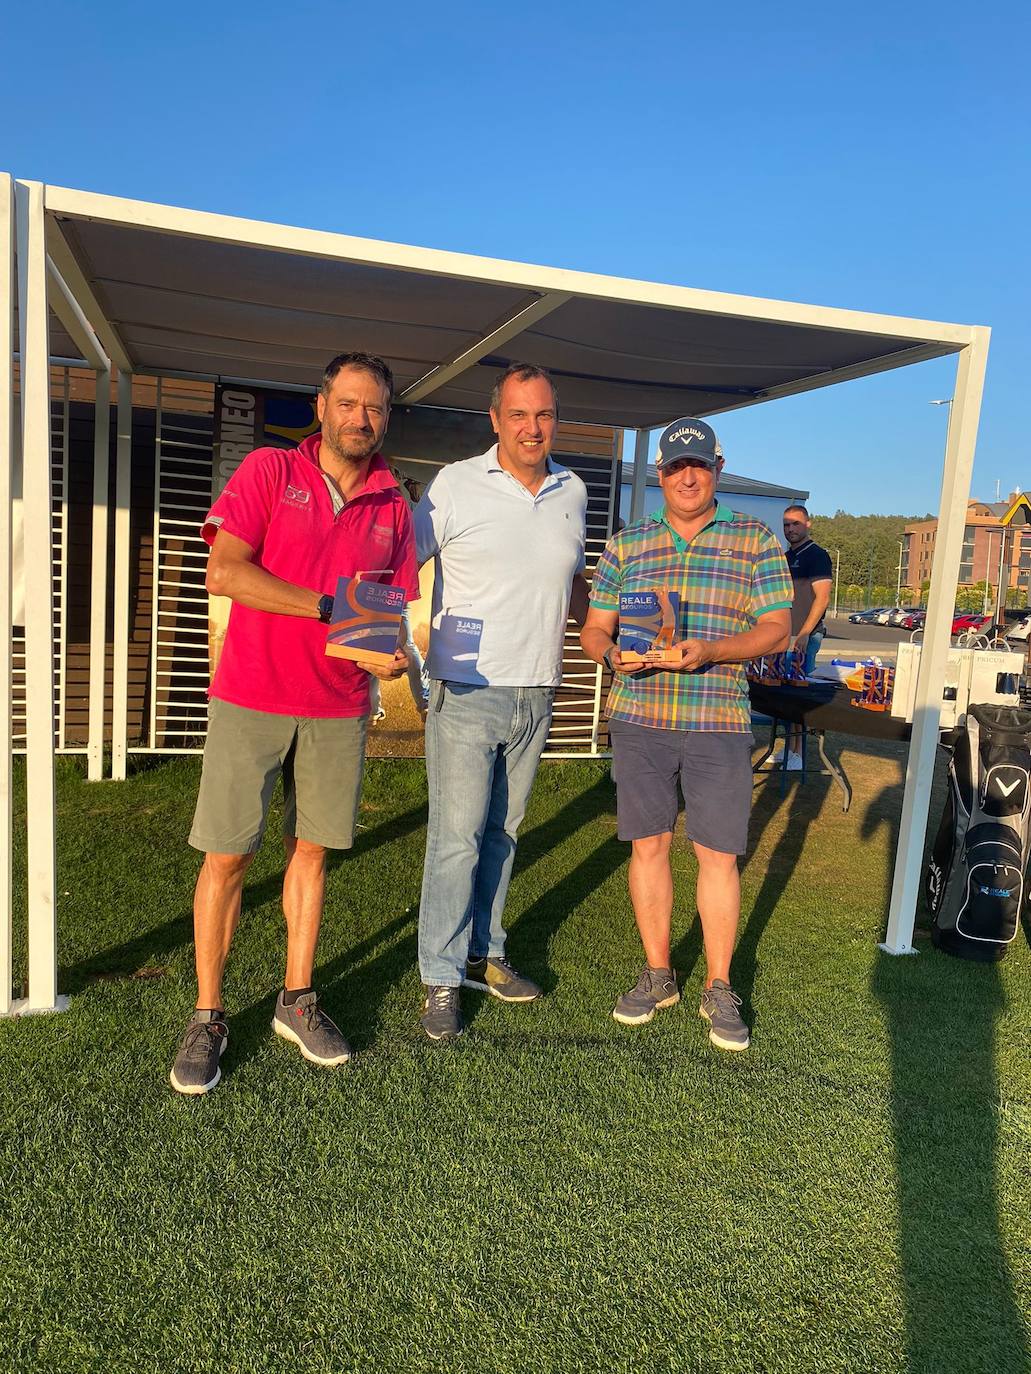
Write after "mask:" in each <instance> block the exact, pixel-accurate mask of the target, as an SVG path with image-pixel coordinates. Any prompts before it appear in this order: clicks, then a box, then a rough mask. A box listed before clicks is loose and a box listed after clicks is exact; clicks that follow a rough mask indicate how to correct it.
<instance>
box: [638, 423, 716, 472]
mask: <svg viewBox="0 0 1031 1374" xmlns="http://www.w3.org/2000/svg"><path fill="white" fill-rule="evenodd" d="M722 457H723V450H722V448H720V441H719V440H718V439H717V438H716V435H715V433H714V431H713V430H711V429H710V428H709V426H708V425H707V424H706V423H705V421H704V420H695V419H692V417H691V416H690V415H687V416H685V417H684V419H682V420H674V421H673V423H672V424H671V425H667V426H666V428H665V429H664V430H663V431H662V437H661V438H660V439H659V448H658V452H657V453H656V454H655V466H656V468H657V469H658V470H659V471H660V472H661V471H662V469H663V468H664V467H667V466H668V465H669V464H670V463H672V462H676V461H679V460H682V459H684V458H692V459H694V460H695V461H697V462H699V463H704V464H705V465H706V467H710V468H714V467H716V465H717V464H718V463H719V461H720V459H721V458H722Z"/></svg>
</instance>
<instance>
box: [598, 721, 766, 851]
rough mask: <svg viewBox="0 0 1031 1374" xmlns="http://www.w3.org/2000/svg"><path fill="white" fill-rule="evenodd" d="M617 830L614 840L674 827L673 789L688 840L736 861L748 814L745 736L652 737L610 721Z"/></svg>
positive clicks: (693, 733)
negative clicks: (679, 793)
mask: <svg viewBox="0 0 1031 1374" xmlns="http://www.w3.org/2000/svg"><path fill="white" fill-rule="evenodd" d="M609 736H610V738H611V740H612V776H613V779H614V780H615V783H616V823H617V829H618V834H619V838H620V839H621V840H643V839H646V838H647V837H648V836H649V835H663V834H665V833H666V832H667V831H672V830H673V828H674V826H675V825H676V823H677V810H678V807H679V798H678V796H677V783H678V782H679V784H680V790H681V791H682V792H683V794H684V808H685V813H684V831H685V834H686V835H687V838H688V839H689V840H694V841H695V842H696V843H697V844H700V845H703V846H704V847H705V848H706V849H715V850H718V851H719V852H720V853H722V854H743V853H744V852H745V849H746V848H747V845H748V817H749V813H750V812H751V809H752V743H753V740H752V736H751V735H750V734H731V733H729V732H726V731H723V732H710V731H704V730H659V729H656V728H654V727H652V726H649V725H632V724H631V723H630V722H629V721H625V720H610V721H609Z"/></svg>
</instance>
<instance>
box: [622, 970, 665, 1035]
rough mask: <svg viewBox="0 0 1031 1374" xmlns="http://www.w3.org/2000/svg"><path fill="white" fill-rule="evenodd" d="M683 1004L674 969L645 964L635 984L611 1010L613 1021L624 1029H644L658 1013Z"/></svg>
mask: <svg viewBox="0 0 1031 1374" xmlns="http://www.w3.org/2000/svg"><path fill="white" fill-rule="evenodd" d="M679 1001H680V989H679V988H678V987H677V975H676V974H675V973H674V972H673V970H672V969H671V968H649V967H648V965H645V967H644V969H643V970H642V972H641V976H640V978H638V980H637V982H636V984H635V985H634V986H633V987H632V988H631V989H630V991H629V992H624V994H623V996H622V997H621V998H620V999H619V1001H618V1002H617V1003H616V1005H615V1006H614V1007H613V1008H612V1017H613V1020H615V1021H619V1022H620V1023H621V1024H622V1025H624V1026H643V1025H645V1023H646V1022H648V1021H650V1020H651V1019H652V1017H653V1016H654V1015H655V1013H656V1012H657V1011H662V1010H663V1008H664V1007H675V1006H676V1004H677V1003H678V1002H679Z"/></svg>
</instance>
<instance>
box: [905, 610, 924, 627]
mask: <svg viewBox="0 0 1031 1374" xmlns="http://www.w3.org/2000/svg"><path fill="white" fill-rule="evenodd" d="M926 620H927V612H926V611H910V612H909V614H908V615H907V616H904V617H903V618H902V621H901V624H902V628H903V629H904V630H922V629H923V628H924V622H925V621H926Z"/></svg>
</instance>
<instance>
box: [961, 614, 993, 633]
mask: <svg viewBox="0 0 1031 1374" xmlns="http://www.w3.org/2000/svg"><path fill="white" fill-rule="evenodd" d="M990 620H991V616H990V615H971V614H970V612H969V611H963V612H961V613H959V614H958V615H955V616H953V618H952V633H953V634H954V635H961V634H966V632H967V631H968V630H980V629H981V627H982V626H983V625H987V624H988V622H989V621H990Z"/></svg>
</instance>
